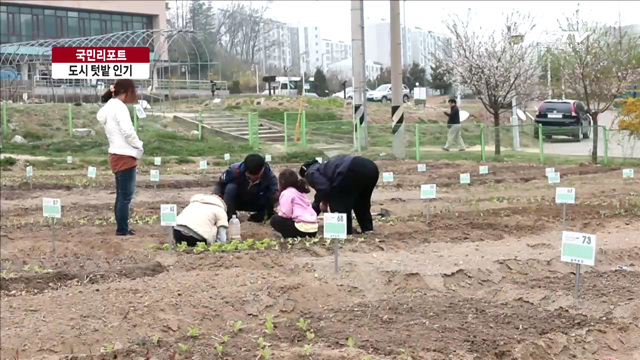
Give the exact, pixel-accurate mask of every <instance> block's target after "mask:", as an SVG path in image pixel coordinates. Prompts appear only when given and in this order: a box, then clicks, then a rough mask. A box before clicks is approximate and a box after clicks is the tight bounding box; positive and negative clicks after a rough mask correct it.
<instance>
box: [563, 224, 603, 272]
mask: <svg viewBox="0 0 640 360" xmlns="http://www.w3.org/2000/svg"><path fill="white" fill-rule="evenodd" d="M560 260H561V261H564V262H570V263H574V264H580V265H589V266H595V263H596V236H595V235H592V234H583V233H579V232H573V231H563V232H562V253H561V256H560Z"/></svg>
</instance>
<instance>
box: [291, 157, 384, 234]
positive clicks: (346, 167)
mask: <svg viewBox="0 0 640 360" xmlns="http://www.w3.org/2000/svg"><path fill="white" fill-rule="evenodd" d="M379 175H380V172H379V170H378V166H377V165H376V163H374V162H373V161H371V160H369V159H367V158H363V157H361V156H351V155H344V156H337V157H335V158H333V159H329V160H328V161H327V162H324V163H322V164H320V163H318V161H317V160H315V159H314V160H312V161H309V162H306V163H304V164H303V165H302V166H301V167H300V176H301V177H303V178H304V179H305V180H307V183H308V184H309V186H311V187H312V188H313V189H314V190H315V191H316V195H315V199H314V202H313V209H314V210H315V211H316V213H317V214H319V213H320V211H322V212H327V211H328V210H329V209H331V212H334V213H344V214H346V215H347V234H349V235H351V234H353V225H352V222H353V221H352V219H351V211H353V212H354V213H355V215H356V219H358V224H360V229H361V230H362V232H363V233H368V232H372V231H373V218H372V217H371V195H372V194H373V189H374V188H375V187H376V184H377V183H378V176H379Z"/></svg>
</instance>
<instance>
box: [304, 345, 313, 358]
mask: <svg viewBox="0 0 640 360" xmlns="http://www.w3.org/2000/svg"><path fill="white" fill-rule="evenodd" d="M302 352H304V354H305V355H307V356H309V355H311V353H312V352H313V347H312V346H311V345H310V344H306V345H305V346H304V348H303V349H302Z"/></svg>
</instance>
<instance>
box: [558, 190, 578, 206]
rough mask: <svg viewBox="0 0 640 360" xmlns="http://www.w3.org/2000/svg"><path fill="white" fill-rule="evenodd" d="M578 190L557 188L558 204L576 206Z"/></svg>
mask: <svg viewBox="0 0 640 360" xmlns="http://www.w3.org/2000/svg"><path fill="white" fill-rule="evenodd" d="M575 203H576V189H574V188H561V187H559V188H556V204H575Z"/></svg>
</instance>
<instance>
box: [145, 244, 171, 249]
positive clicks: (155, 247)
mask: <svg viewBox="0 0 640 360" xmlns="http://www.w3.org/2000/svg"><path fill="white" fill-rule="evenodd" d="M167 245H168V244H167ZM149 249H151V250H156V249H158V245H157V244H151V245H149Z"/></svg>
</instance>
